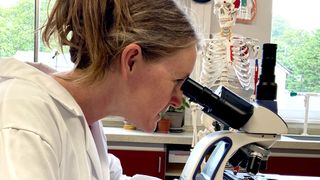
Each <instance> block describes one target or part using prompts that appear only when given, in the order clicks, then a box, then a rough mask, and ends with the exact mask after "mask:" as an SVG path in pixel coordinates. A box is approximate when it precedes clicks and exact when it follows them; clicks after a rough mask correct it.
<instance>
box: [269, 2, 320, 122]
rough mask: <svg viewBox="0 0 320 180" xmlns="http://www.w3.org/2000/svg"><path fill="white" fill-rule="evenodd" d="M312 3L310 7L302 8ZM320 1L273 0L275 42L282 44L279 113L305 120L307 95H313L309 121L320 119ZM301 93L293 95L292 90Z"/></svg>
mask: <svg viewBox="0 0 320 180" xmlns="http://www.w3.org/2000/svg"><path fill="white" fill-rule="evenodd" d="M303 4H308V5H309V6H308V8H302V7H301V6H302V5H303ZM319 5H320V1H318V0H305V1H303V3H302V2H301V1H298V0H294V1H293V0H273V13H272V14H273V17H272V20H273V22H272V42H274V43H277V44H278V52H277V62H278V63H279V64H278V65H277V66H278V67H277V69H278V70H277V72H276V73H277V74H276V75H277V83H278V105H279V114H280V115H281V116H282V117H284V118H285V119H287V120H298V121H300V122H302V121H303V119H304V115H305V104H304V100H305V96H303V94H306V93H308V92H316V93H318V94H316V95H318V96H312V97H311V98H310V107H309V108H310V109H309V121H318V122H320V106H319V102H320V96H319V95H320V94H319V93H320V76H319V72H320V55H319V53H318V52H320V21H319V19H320V14H319V13H318V7H319ZM292 91H294V92H301V93H300V94H302V95H301V96H295V97H292V96H290V92H292Z"/></svg>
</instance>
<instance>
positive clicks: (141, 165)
mask: <svg viewBox="0 0 320 180" xmlns="http://www.w3.org/2000/svg"><path fill="white" fill-rule="evenodd" d="M108 151H109V153H111V154H113V155H115V156H117V157H118V158H119V159H120V161H121V165H122V168H123V173H124V174H126V175H127V176H133V175H135V174H144V175H149V176H155V177H158V178H161V179H165V168H166V167H165V165H166V154H165V152H164V151H137V150H112V149H109V150H108Z"/></svg>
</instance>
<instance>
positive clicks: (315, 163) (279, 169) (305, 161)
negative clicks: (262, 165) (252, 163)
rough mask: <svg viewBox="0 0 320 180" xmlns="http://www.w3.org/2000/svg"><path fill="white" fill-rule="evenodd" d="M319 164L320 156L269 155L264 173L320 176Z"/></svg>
mask: <svg viewBox="0 0 320 180" xmlns="http://www.w3.org/2000/svg"><path fill="white" fill-rule="evenodd" d="M319 164H320V158H308V157H269V160H268V168H267V170H265V171H263V173H269V174H281V175H297V176H317V177H320V171H319Z"/></svg>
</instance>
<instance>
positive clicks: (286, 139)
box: [104, 127, 320, 179]
mask: <svg viewBox="0 0 320 180" xmlns="http://www.w3.org/2000/svg"><path fill="white" fill-rule="evenodd" d="M104 133H105V135H106V137H107V141H108V150H109V152H110V153H113V154H114V155H116V156H117V157H118V158H119V159H120V160H121V163H122V166H123V169H124V173H125V174H127V175H133V174H137V173H142V174H147V175H152V176H157V177H159V178H161V179H170V178H167V177H175V176H179V175H180V173H181V171H182V168H183V167H184V163H185V162H186V159H187V157H188V153H189V152H190V151H189V150H190V148H191V143H192V132H189V131H187V132H181V133H167V134H166V133H157V132H154V133H147V132H143V131H139V130H126V129H123V128H121V127H104ZM172 152H173V153H172ZM176 152H177V154H175V153H176ZM184 152H185V153H184ZM175 155H177V156H175ZM319 164H320V136H315V135H313V136H299V135H284V136H282V137H281V139H280V140H279V141H277V142H276V143H275V144H274V145H273V146H272V148H271V155H270V157H269V160H268V169H267V170H266V171H264V172H263V173H272V174H282V175H297V176H298V175H300V176H317V177H320V171H319V169H318V167H319Z"/></svg>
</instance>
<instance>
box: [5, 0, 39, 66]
mask: <svg viewBox="0 0 320 180" xmlns="http://www.w3.org/2000/svg"><path fill="white" fill-rule="evenodd" d="M33 32H34V1H30V0H10V1H8V0H0V47H1V48H0V57H8V56H15V55H17V56H21V55H20V54H21V52H28V51H30V52H33V44H34V42H33V39H34V34H33ZM22 54H23V53H22ZM23 58H24V59H25V60H31V61H32V60H33V53H31V54H30V55H28V56H25V57H23Z"/></svg>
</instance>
